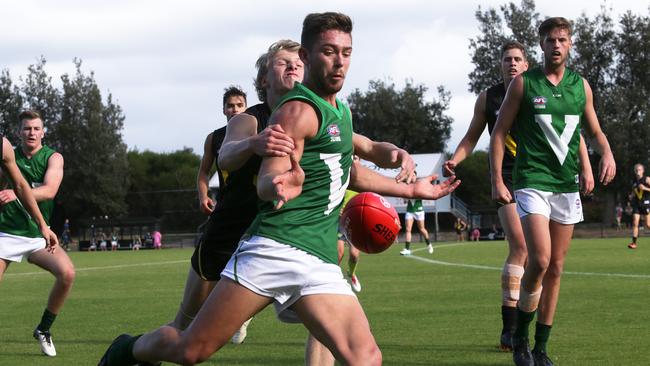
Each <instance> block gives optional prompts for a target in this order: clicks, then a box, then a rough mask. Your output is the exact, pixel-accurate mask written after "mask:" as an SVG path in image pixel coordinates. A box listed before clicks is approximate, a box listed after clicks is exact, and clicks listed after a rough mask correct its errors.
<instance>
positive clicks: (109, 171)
mask: <svg viewBox="0 0 650 366" xmlns="http://www.w3.org/2000/svg"><path fill="white" fill-rule="evenodd" d="M74 62H75V68H76V72H75V75H74V76H72V77H71V76H70V75H68V74H64V75H63V76H62V77H61V80H62V81H63V93H62V96H61V110H62V113H61V119H60V120H59V122H58V123H56V124H55V125H54V126H53V128H52V131H51V135H52V136H53V140H54V141H53V142H52V144H53V145H54V146H55V147H56V148H57V150H59V151H60V152H61V154H62V155H63V157H64V158H65V161H66V166H65V176H64V180H63V184H62V186H61V189H60V190H59V192H60V197H61V200H62V201H64V202H65V204H66V208H67V209H66V211H67V213H68V214H69V215H71V216H72V217H91V216H96V215H109V216H111V217H115V216H121V215H124V214H126V203H125V196H126V191H127V187H128V162H127V159H126V144H124V142H123V141H122V135H121V130H122V128H123V123H124V115H123V113H122V110H121V108H120V107H119V106H117V105H116V104H115V103H114V102H113V101H112V96H111V95H109V97H108V99H107V103H106V104H104V103H103V102H102V96H101V93H100V91H99V87H98V86H97V83H96V82H95V79H94V74H93V73H92V72H91V73H90V74H89V75H86V74H84V73H83V72H82V71H81V61H80V60H75V61H74Z"/></svg>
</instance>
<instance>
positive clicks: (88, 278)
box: [0, 239, 650, 366]
mask: <svg viewBox="0 0 650 366" xmlns="http://www.w3.org/2000/svg"><path fill="white" fill-rule="evenodd" d="M626 244H627V242H626V241H625V240H624V239H576V240H574V241H573V243H572V247H571V250H570V252H569V255H568V258H567V261H566V264H565V274H564V276H563V281H562V289H561V295H560V302H559V305H558V310H557V314H556V318H555V322H554V323H555V324H554V326H553V331H552V333H551V339H550V342H549V354H550V355H551V358H552V359H553V361H555V362H556V364H558V365H608V366H609V365H611V364H616V365H640V364H646V363H647V362H648V359H649V358H650V353H649V351H647V350H646V349H645V348H644V347H639V342H640V341H642V340H643V339H645V338H646V334H647V325H648V324H650V312H648V311H646V310H647V304H648V303H649V302H650V291H648V288H650V245H649V246H647V247H646V246H645V245H644V242H643V240H641V242H640V244H639V249H637V250H634V251H633V250H629V249H627V248H626ZM414 248H415V249H416V251H415V252H414V255H413V256H412V257H402V256H399V255H398V251H399V249H401V245H395V246H393V247H392V248H391V249H389V250H388V251H387V252H385V253H382V254H379V255H362V258H361V262H360V265H359V267H358V270H357V274H358V276H359V279H360V280H361V283H362V285H363V291H362V292H361V293H360V295H359V298H360V301H361V303H362V304H363V306H364V309H365V311H366V314H367V316H368V318H369V320H370V323H371V326H372V330H373V333H374V335H375V337H376V339H377V342H378V344H379V346H380V348H381V349H382V353H383V358H384V364H385V365H465V366H468V365H508V364H511V363H512V361H511V356H510V354H507V353H502V352H500V351H498V349H497V347H496V346H497V343H498V336H499V332H500V329H501V319H500V298H501V294H500V290H499V286H500V285H499V283H500V269H501V267H502V265H503V260H504V258H505V255H506V252H507V248H506V244H505V242H503V241H496V242H480V243H463V244H461V245H457V244H456V243H437V244H436V250H435V252H434V254H433V255H430V254H428V253H427V252H426V250H424V246H423V245H417V244H416V245H414ZM190 255H191V251H190V250H188V249H166V250H162V251H153V250H147V251H140V252H128V251H120V252H94V253H92V252H91V253H86V252H84V253H79V252H72V253H70V256H71V257H72V260H73V262H74V263H75V266H76V268H77V279H76V282H75V286H74V288H73V291H72V294H71V295H70V298H69V299H68V301H67V303H66V305H65V307H64V310H63V312H62V313H61V314H60V315H59V317H58V318H57V320H56V322H55V323H54V326H53V328H52V333H53V339H54V343H55V345H56V348H57V352H58V354H59V355H58V356H57V357H55V358H47V357H45V356H42V355H41V354H40V351H39V348H38V344H37V343H36V341H35V340H34V339H33V338H32V337H31V333H32V330H33V328H34V327H35V326H36V324H37V323H38V321H39V320H40V316H41V313H42V311H43V308H44V306H45V301H46V298H47V295H48V291H49V288H50V286H51V284H52V277H51V275H49V274H48V273H46V272H43V271H42V270H41V269H39V268H37V267H35V266H33V265H29V264H25V263H22V264H12V265H11V266H10V267H9V270H8V271H7V273H6V274H5V277H4V278H3V280H2V282H1V283H0V296H1V298H2V300H1V301H0V322H1V323H0V324H2V331H1V332H0V365H39V366H40V365H95V364H96V363H97V361H98V360H99V358H100V357H101V355H102V354H103V352H104V350H105V349H106V347H108V345H109V344H110V342H111V340H112V339H113V338H114V337H115V336H117V335H118V334H120V333H124V332H128V333H132V334H138V333H142V332H144V331H148V330H152V329H154V328H155V327H157V326H159V325H161V324H164V323H166V322H168V321H169V320H171V319H172V318H173V316H174V315H175V312H176V309H177V307H178V304H179V302H180V300H181V295H182V289H183V286H184V283H185V278H186V275H187V271H188V269H189V260H188V259H189V257H190ZM532 333H533V326H531V336H532ZM306 336H307V332H306V331H305V330H304V328H303V327H302V326H301V325H288V324H283V323H280V322H278V321H277V320H276V319H275V314H274V312H273V309H272V307H269V308H267V309H266V310H265V311H263V312H262V313H261V314H259V315H258V316H257V317H256V318H255V319H254V320H253V322H252V323H251V325H250V327H249V332H248V338H247V339H246V342H245V343H244V344H243V345H241V346H234V345H227V346H226V347H224V348H223V349H222V350H221V351H220V352H219V353H218V354H216V355H215V356H213V357H212V358H211V359H210V360H209V361H207V362H206V364H215V365H216V364H220V365H301V364H303V362H304V355H303V348H304V341H305V339H306Z"/></svg>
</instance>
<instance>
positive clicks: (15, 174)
mask: <svg viewBox="0 0 650 366" xmlns="http://www.w3.org/2000/svg"><path fill="white" fill-rule="evenodd" d="M2 139H3V143H2V171H3V172H4V173H5V175H6V177H7V178H8V179H9V181H10V182H11V183H12V186H13V187H14V192H15V194H16V196H17V197H18V199H20V202H21V203H22V205H23V206H24V207H25V209H26V210H27V212H28V213H29V215H30V216H31V217H32V219H33V220H34V221H35V222H36V224H37V225H38V228H39V230H40V232H41V235H43V238H45V242H46V246H47V248H48V250H49V251H50V252H54V250H55V248H56V246H57V245H58V244H59V241H58V239H57V238H56V235H55V234H54V233H53V232H52V230H50V228H49V227H48V226H47V223H46V222H45V219H43V215H41V211H40V210H39V208H38V205H37V204H36V200H35V199H34V194H33V193H32V189H31V187H30V186H29V183H27V181H26V180H25V178H24V177H23V175H22V174H21V173H20V170H18V166H17V165H16V158H15V155H14V150H13V148H12V147H11V144H10V143H9V141H8V140H7V139H6V138H4V137H3V138H2Z"/></svg>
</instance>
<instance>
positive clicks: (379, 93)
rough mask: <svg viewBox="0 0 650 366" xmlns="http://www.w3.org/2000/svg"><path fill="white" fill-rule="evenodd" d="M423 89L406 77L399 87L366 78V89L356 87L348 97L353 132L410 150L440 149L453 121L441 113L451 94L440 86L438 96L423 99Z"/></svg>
mask: <svg viewBox="0 0 650 366" xmlns="http://www.w3.org/2000/svg"><path fill="white" fill-rule="evenodd" d="M427 90H428V89H427V87H426V86H424V85H422V84H417V85H416V84H414V83H413V81H410V80H407V81H406V85H405V86H404V89H402V90H397V89H396V88H395V84H394V83H386V82H384V81H380V80H372V81H370V85H369V87H368V91H367V92H362V91H360V90H359V89H356V90H355V91H354V92H352V94H350V96H349V97H348V103H349V105H350V109H351V110H352V121H353V123H354V130H355V132H358V133H360V134H362V135H365V136H367V137H369V138H371V139H373V140H377V141H388V142H392V143H394V144H395V145H397V146H399V147H402V148H404V149H406V150H407V151H408V152H410V153H413V154H415V153H434V152H441V151H443V149H444V146H445V142H446V141H447V139H448V138H449V133H450V126H451V123H452V121H453V119H452V118H451V117H450V116H448V115H446V114H445V112H446V111H447V109H448V108H449V100H450V99H451V95H450V93H449V92H447V91H446V90H445V89H444V87H442V86H440V87H438V89H437V91H438V97H437V98H434V99H433V100H432V101H427V97H426V92H427Z"/></svg>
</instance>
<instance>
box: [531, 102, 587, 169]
mask: <svg viewBox="0 0 650 366" xmlns="http://www.w3.org/2000/svg"><path fill="white" fill-rule="evenodd" d="M552 121H553V117H552V116H551V115H550V114H536V115H535V122H537V124H538V125H539V127H540V128H541V129H542V131H543V132H544V136H546V140H547V141H548V143H549V144H550V145H551V149H553V152H554V153H555V156H557V160H558V161H559V162H560V165H564V160H565V159H566V156H567V154H568V153H569V141H571V137H573V133H574V132H575V130H576V127H577V126H578V123H579V122H580V116H576V115H566V116H564V123H565V126H564V131H562V134H561V135H558V134H557V132H555V129H554V128H553V126H552V125H551V122H552Z"/></svg>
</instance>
